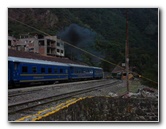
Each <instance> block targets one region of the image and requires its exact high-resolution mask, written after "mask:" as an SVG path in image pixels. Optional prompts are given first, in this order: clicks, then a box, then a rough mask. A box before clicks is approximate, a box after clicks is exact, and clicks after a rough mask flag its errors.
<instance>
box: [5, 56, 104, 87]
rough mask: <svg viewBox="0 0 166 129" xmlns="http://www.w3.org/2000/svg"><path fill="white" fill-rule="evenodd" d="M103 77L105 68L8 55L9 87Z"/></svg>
mask: <svg viewBox="0 0 166 129" xmlns="http://www.w3.org/2000/svg"><path fill="white" fill-rule="evenodd" d="M102 78H103V69H102V68H100V67H93V66H86V65H80V64H69V63H60V62H53V61H45V60H38V59H29V58H20V57H11V56H9V57H8V85H9V87H11V86H12V87H16V86H20V85H22V84H23V85H25V84H33V83H34V84H35V83H41V84H45V83H53V82H55V81H58V82H61V81H63V82H65V81H77V80H87V79H102Z"/></svg>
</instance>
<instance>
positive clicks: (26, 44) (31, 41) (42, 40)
mask: <svg viewBox="0 0 166 129" xmlns="http://www.w3.org/2000/svg"><path fill="white" fill-rule="evenodd" d="M8 48H12V49H15V50H19V51H26V52H33V53H39V54H42V55H51V56H59V57H64V55H65V49H64V42H63V41H62V40H61V39H59V38H57V36H43V35H35V36H33V37H32V36H30V35H28V34H24V35H20V39H18V40H16V39H15V38H13V37H12V36H9V37H8Z"/></svg>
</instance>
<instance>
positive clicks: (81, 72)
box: [69, 64, 93, 80]
mask: <svg viewBox="0 0 166 129" xmlns="http://www.w3.org/2000/svg"><path fill="white" fill-rule="evenodd" d="M87 79H93V67H90V66H85V65H78V64H69V80H87Z"/></svg>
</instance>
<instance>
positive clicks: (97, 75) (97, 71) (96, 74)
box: [93, 67, 104, 79]
mask: <svg viewBox="0 0 166 129" xmlns="http://www.w3.org/2000/svg"><path fill="white" fill-rule="evenodd" d="M103 76H104V73H103V69H102V68H100V67H93V78H94V79H101V78H103Z"/></svg>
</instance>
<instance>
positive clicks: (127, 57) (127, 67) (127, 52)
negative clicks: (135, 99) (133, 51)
mask: <svg viewBox="0 0 166 129" xmlns="http://www.w3.org/2000/svg"><path fill="white" fill-rule="evenodd" d="M125 53H126V55H125V58H126V59H125V60H126V87H127V93H129V78H128V77H129V41H128V9H126V48H125Z"/></svg>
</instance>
